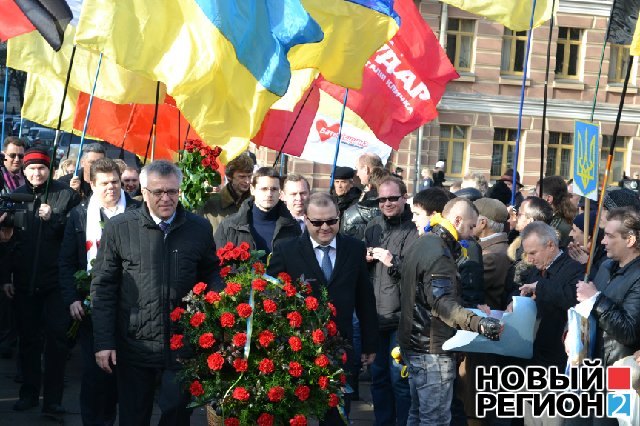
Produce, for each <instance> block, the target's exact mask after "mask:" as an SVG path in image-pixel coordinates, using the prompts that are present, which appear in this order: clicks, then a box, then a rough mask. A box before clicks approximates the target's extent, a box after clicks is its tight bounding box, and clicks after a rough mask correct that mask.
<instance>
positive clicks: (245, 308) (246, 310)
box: [236, 303, 253, 318]
mask: <svg viewBox="0 0 640 426" xmlns="http://www.w3.org/2000/svg"><path fill="white" fill-rule="evenodd" d="M236 312H238V315H240V316H241V317H242V318H249V317H250V316H251V312H253V309H252V308H251V305H249V304H248V303H241V304H239V305H238V306H237V307H236Z"/></svg>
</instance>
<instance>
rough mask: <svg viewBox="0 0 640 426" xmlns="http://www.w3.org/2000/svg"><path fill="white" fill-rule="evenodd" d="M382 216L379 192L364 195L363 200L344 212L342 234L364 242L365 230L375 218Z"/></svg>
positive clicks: (341, 223)
mask: <svg viewBox="0 0 640 426" xmlns="http://www.w3.org/2000/svg"><path fill="white" fill-rule="evenodd" d="M380 214H381V213H380V207H379V206H378V192H377V191H369V192H367V193H365V194H364V197H363V198H362V200H360V201H359V202H358V203H357V204H354V205H352V206H351V207H349V208H348V209H347V210H345V211H344V215H343V216H342V222H340V232H342V233H343V234H346V235H349V236H351V237H354V238H357V239H359V240H363V239H364V230H365V228H366V227H367V224H368V223H369V222H371V220H372V219H373V218H374V217H378V216H380Z"/></svg>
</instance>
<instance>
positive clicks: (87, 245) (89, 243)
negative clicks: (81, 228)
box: [86, 241, 93, 251]
mask: <svg viewBox="0 0 640 426" xmlns="http://www.w3.org/2000/svg"><path fill="white" fill-rule="evenodd" d="M91 247H93V241H87V244H86V249H87V251H89V250H91Z"/></svg>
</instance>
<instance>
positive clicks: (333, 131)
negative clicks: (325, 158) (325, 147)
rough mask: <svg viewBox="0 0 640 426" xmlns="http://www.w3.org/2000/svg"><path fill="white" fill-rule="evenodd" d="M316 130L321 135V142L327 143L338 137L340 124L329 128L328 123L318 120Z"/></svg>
mask: <svg viewBox="0 0 640 426" xmlns="http://www.w3.org/2000/svg"><path fill="white" fill-rule="evenodd" d="M316 130H317V131H318V134H319V135H320V141H321V142H326V140H327V139H331V138H332V137H336V136H338V131H339V130H340V124H339V123H336V124H334V125H333V126H329V125H328V124H327V122H326V121H324V120H318V121H316Z"/></svg>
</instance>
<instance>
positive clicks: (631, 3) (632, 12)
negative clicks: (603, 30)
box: [607, 0, 640, 45]
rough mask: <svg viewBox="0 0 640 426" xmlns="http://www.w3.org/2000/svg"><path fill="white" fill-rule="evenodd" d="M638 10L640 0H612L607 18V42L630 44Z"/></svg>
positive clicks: (639, 8)
mask: <svg viewBox="0 0 640 426" xmlns="http://www.w3.org/2000/svg"><path fill="white" fill-rule="evenodd" d="M639 10H640V0H614V2H613V7H612V8H611V18H610V19H609V37H608V38H607V41H608V42H609V43H613V44H622V45H628V44H631V41H632V40H633V34H634V31H635V29H636V23H637V22H638V11H639Z"/></svg>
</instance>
